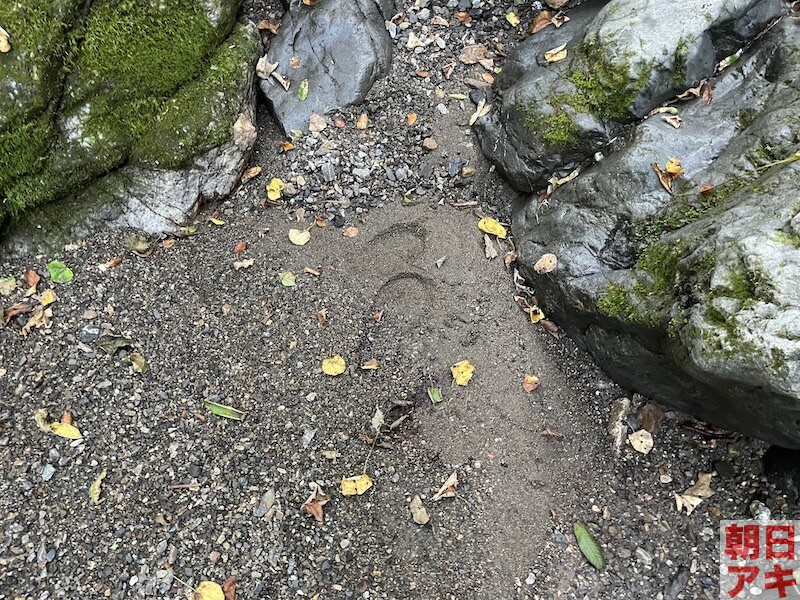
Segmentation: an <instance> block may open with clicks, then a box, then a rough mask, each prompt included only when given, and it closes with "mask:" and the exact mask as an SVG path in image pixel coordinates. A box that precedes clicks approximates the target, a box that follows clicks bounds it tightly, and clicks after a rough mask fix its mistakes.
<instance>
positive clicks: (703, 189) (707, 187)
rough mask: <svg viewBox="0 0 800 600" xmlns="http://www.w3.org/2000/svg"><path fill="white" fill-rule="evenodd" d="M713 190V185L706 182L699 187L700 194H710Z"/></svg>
mask: <svg viewBox="0 0 800 600" xmlns="http://www.w3.org/2000/svg"><path fill="white" fill-rule="evenodd" d="M713 192H714V186H713V185H712V184H710V183H707V184H705V185H704V186H703V187H701V188H700V194H701V195H702V196H710V195H711V194H712V193H713Z"/></svg>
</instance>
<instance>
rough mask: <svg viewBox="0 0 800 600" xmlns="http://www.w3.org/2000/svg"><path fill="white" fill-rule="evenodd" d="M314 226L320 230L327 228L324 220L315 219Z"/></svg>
mask: <svg viewBox="0 0 800 600" xmlns="http://www.w3.org/2000/svg"><path fill="white" fill-rule="evenodd" d="M314 225H316V226H317V227H319V228H320V229H321V228H322V227H327V226H328V222H327V221H326V220H325V219H322V218H320V217H317V218H316V219H315V220H314Z"/></svg>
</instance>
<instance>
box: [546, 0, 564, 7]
mask: <svg viewBox="0 0 800 600" xmlns="http://www.w3.org/2000/svg"><path fill="white" fill-rule="evenodd" d="M545 1H546V2H547V6H549V7H550V8H561V7H562V6H564V5H565V4H566V3H567V2H568V1H569V0H545Z"/></svg>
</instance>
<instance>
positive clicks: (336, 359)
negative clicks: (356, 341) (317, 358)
mask: <svg viewBox="0 0 800 600" xmlns="http://www.w3.org/2000/svg"><path fill="white" fill-rule="evenodd" d="M346 368H347V363H346V362H344V359H343V358H342V357H341V356H339V355H338V354H337V355H335V356H331V357H330V358H326V359H325V360H323V361H322V371H323V372H324V373H325V374H326V375H331V376H333V377H335V376H336V375H341V374H342V373H344V370H345V369H346Z"/></svg>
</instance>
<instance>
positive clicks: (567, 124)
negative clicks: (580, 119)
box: [520, 104, 578, 148]
mask: <svg viewBox="0 0 800 600" xmlns="http://www.w3.org/2000/svg"><path fill="white" fill-rule="evenodd" d="M520 112H521V113H522V122H523V123H524V124H525V127H526V128H527V129H528V131H530V132H531V133H532V134H533V135H540V136H541V137H542V140H544V141H545V142H547V143H548V144H550V145H551V146H555V147H556V148H566V147H569V146H574V145H575V144H577V143H578V127H577V126H576V125H575V123H574V122H573V121H572V118H571V117H570V116H569V115H568V114H567V113H566V112H564V111H562V110H557V111H556V112H555V113H553V114H551V115H547V116H545V115H543V114H541V113H539V112H538V111H537V110H536V109H535V108H533V105H532V104H531V105H529V106H526V107H523V108H522V109H521V110H520Z"/></svg>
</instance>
